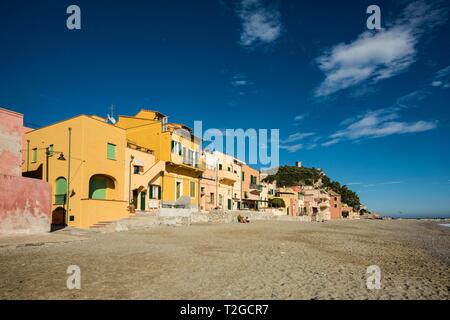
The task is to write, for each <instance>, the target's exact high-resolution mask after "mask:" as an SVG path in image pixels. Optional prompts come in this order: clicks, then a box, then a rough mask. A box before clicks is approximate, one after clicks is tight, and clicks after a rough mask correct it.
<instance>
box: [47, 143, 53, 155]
mask: <svg viewBox="0 0 450 320" xmlns="http://www.w3.org/2000/svg"><path fill="white" fill-rule="evenodd" d="M48 155H49V156H52V155H53V145H52V144H51V145H49V146H48Z"/></svg>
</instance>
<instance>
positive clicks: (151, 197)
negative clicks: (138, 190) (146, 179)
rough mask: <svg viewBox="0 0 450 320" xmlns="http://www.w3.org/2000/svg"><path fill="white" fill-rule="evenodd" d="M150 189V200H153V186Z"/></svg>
mask: <svg viewBox="0 0 450 320" xmlns="http://www.w3.org/2000/svg"><path fill="white" fill-rule="evenodd" d="M149 189H150V190H149V199H153V186H150V188H149Z"/></svg>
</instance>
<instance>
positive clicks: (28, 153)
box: [27, 140, 30, 172]
mask: <svg viewBox="0 0 450 320" xmlns="http://www.w3.org/2000/svg"><path fill="white" fill-rule="evenodd" d="M28 171H30V140H27V172H28Z"/></svg>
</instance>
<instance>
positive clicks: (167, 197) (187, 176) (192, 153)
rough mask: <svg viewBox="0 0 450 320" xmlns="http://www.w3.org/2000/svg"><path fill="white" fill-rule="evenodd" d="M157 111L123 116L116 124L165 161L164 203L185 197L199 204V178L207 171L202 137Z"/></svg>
mask: <svg viewBox="0 0 450 320" xmlns="http://www.w3.org/2000/svg"><path fill="white" fill-rule="evenodd" d="M166 120H167V117H166V116H164V115H163V114H161V113H159V112H157V111H150V110H141V111H140V112H138V113H137V114H136V115H135V116H119V120H118V122H117V123H116V126H117V127H119V128H123V129H125V131H126V136H127V139H128V140H129V141H130V143H134V144H136V145H139V146H142V147H144V148H148V149H150V150H152V151H153V154H154V156H155V161H164V162H165V168H164V171H163V173H162V174H161V177H160V179H161V181H160V182H161V183H160V185H161V198H162V199H161V200H162V205H163V206H166V205H174V204H176V201H177V200H178V199H179V198H181V197H185V199H189V201H190V205H191V207H194V208H198V207H199V193H200V192H199V177H200V175H201V174H202V172H204V171H205V162H204V160H203V159H202V157H201V153H200V150H201V139H199V138H197V137H194V136H193V134H192V130H191V129H190V128H188V127H186V126H184V125H180V124H174V123H168V122H167V121H166Z"/></svg>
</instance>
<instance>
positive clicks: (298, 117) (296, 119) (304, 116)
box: [294, 114, 307, 122]
mask: <svg viewBox="0 0 450 320" xmlns="http://www.w3.org/2000/svg"><path fill="white" fill-rule="evenodd" d="M306 116H307V114H299V115H297V116H295V118H294V121H296V122H298V121H302V120H303V119H305V118H306Z"/></svg>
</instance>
